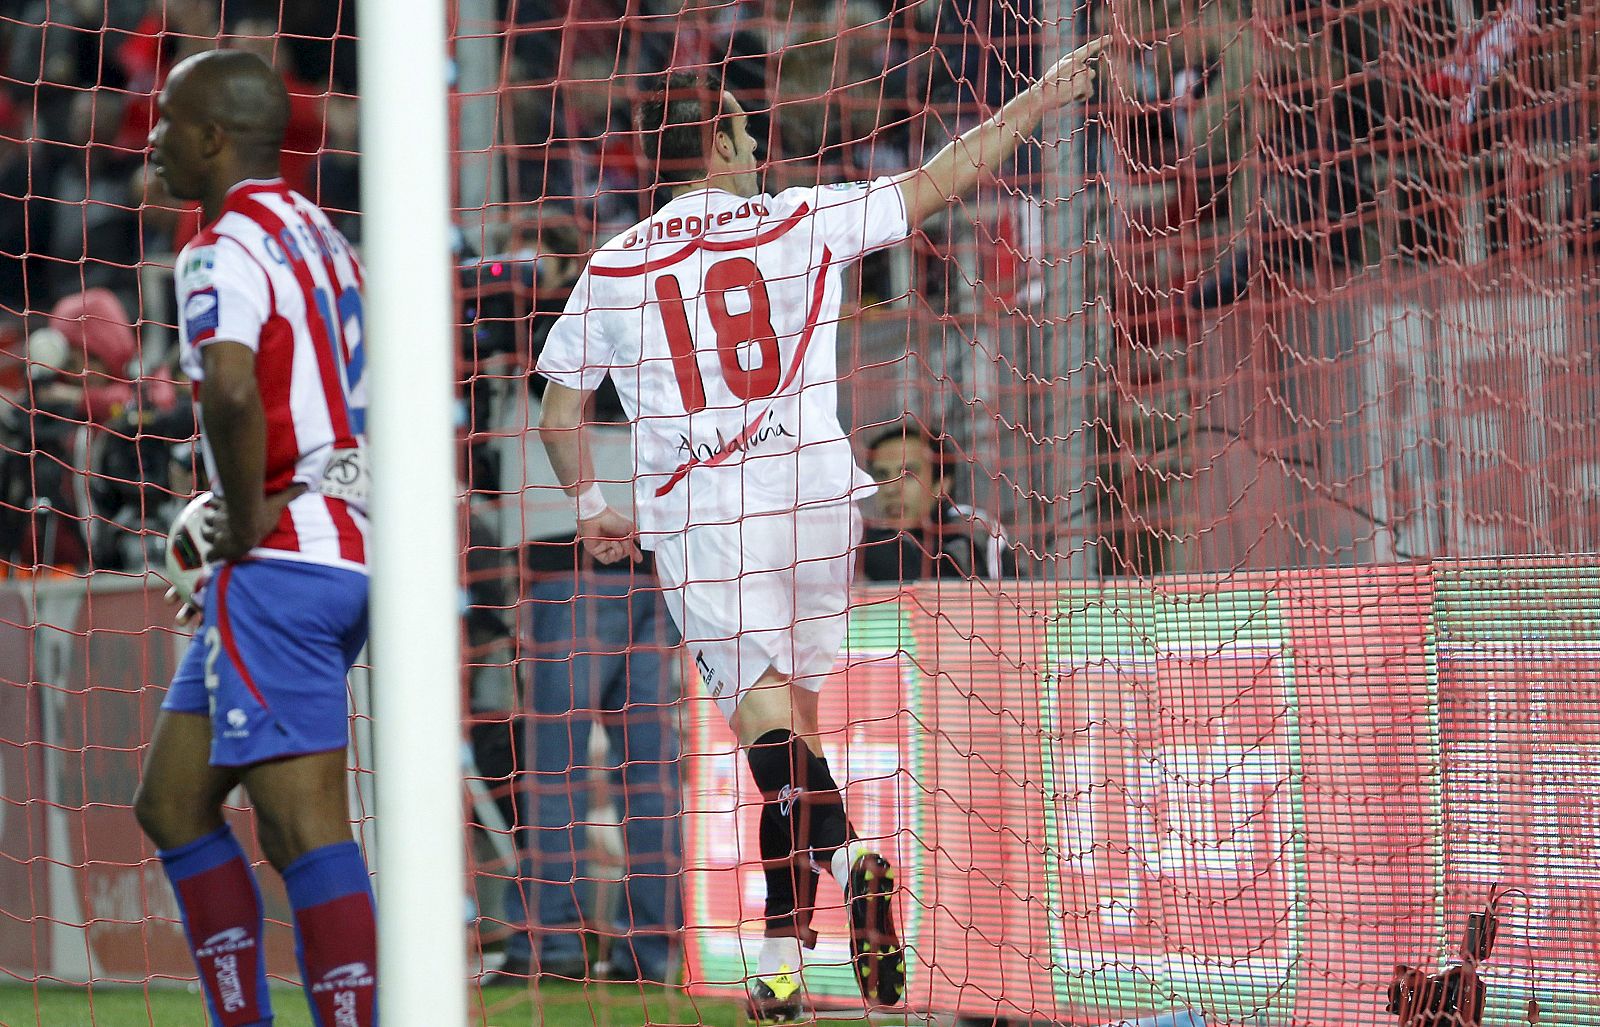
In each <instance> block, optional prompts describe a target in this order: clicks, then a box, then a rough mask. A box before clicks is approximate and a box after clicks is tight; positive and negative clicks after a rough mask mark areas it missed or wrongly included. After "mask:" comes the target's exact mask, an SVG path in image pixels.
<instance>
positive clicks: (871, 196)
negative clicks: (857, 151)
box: [794, 177, 911, 261]
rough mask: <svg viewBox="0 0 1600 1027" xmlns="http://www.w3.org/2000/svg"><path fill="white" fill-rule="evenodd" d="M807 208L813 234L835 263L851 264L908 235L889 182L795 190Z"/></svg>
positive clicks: (902, 204) (902, 207) (901, 204)
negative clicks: (814, 233)
mask: <svg viewBox="0 0 1600 1027" xmlns="http://www.w3.org/2000/svg"><path fill="white" fill-rule="evenodd" d="M794 192H798V193H800V194H802V197H801V198H802V199H803V200H804V202H806V203H807V204H809V205H810V206H811V210H812V216H813V217H815V218H816V225H817V232H818V234H819V235H820V236H821V237H822V240H823V242H824V243H826V244H827V247H828V249H829V250H830V251H831V252H832V254H833V259H834V260H836V261H851V260H855V259H856V258H858V257H860V256H862V255H864V254H867V253H870V252H872V251H873V250H876V249H881V248H883V247H885V246H889V245H892V244H894V243H897V242H900V241H901V240H902V239H904V238H905V237H906V236H908V235H910V234H911V228H910V226H909V225H907V224H906V201H905V197H904V196H903V195H901V193H900V186H899V185H897V184H896V183H895V181H894V179H892V178H887V177H885V178H875V179H873V180H872V181H871V182H843V183H839V184H837V185H819V186H817V187H816V188H814V189H802V190H795V191H794Z"/></svg>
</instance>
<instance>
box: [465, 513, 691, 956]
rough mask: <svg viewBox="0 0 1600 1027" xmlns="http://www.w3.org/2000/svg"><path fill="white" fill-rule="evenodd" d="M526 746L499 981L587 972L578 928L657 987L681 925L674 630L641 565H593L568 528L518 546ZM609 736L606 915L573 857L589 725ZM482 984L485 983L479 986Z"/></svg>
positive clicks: (587, 777) (587, 796)
mask: <svg viewBox="0 0 1600 1027" xmlns="http://www.w3.org/2000/svg"><path fill="white" fill-rule="evenodd" d="M526 552H527V566H528V571H529V574H530V581H531V584H530V586H529V590H528V606H527V611H528V612H527V620H526V622H525V623H524V630H525V632H526V637H527V639H528V645H529V646H530V647H531V651H532V658H531V660H529V661H528V662H527V663H526V664H525V666H526V667H527V673H526V674H525V676H524V684H525V688H526V702H527V704H528V706H529V707H530V712H529V714H528V716H527V718H526V725H527V726H526V735H525V738H524V749H523V751H524V752H526V753H529V754H531V757H532V766H531V767H520V768H518V782H519V783H518V786H517V788H516V795H517V801H518V807H519V809H518V812H519V814H520V816H519V818H518V819H519V822H520V823H521V825H522V830H521V832H520V834H521V835H522V844H521V845H520V846H519V848H520V849H521V852H522V872H521V880H520V881H519V882H517V885H516V886H514V887H511V888H509V889H507V893H506V896H507V897H506V911H505V913H506V920H507V921H508V922H509V923H511V924H513V925H525V927H524V929H523V930H521V931H519V932H518V933H516V934H514V935H513V936H512V937H511V939H510V941H508V942H507V945H506V960H505V964H504V966H503V967H502V968H501V969H500V970H499V971H498V972H497V974H496V975H494V977H493V980H494V981H498V982H500V983H519V984H520V983H525V982H524V981H523V980H522V978H525V977H526V976H527V975H529V974H530V973H537V974H552V975H556V976H560V977H570V978H578V979H583V978H586V977H589V976H594V974H593V973H592V971H591V968H590V964H589V960H588V952H587V948H586V934H589V933H599V934H600V935H601V936H602V937H605V936H607V935H609V936H610V939H611V947H610V963H611V973H612V976H614V977H617V978H620V979H628V980H635V979H637V980H647V981H661V982H665V981H668V980H670V979H671V977H672V976H673V975H674V973H675V962H676V958H677V946H676V944H675V937H676V935H677V933H678V932H679V931H680V930H681V929H682V927H683V916H682V912H681V907H680V902H679V881H678V875H679V874H680V872H681V864H682V846H681V842H680V839H679V834H678V815H679V811H680V805H679V804H680V797H679V780H678V771H679V767H678V722H677V710H678V706H677V701H678V698H679V687H680V686H679V683H678V675H677V674H676V672H675V666H674V650H675V649H676V647H677V645H678V641H679V640H678V636H677V633H676V631H675V630H674V628H673V626H672V622H671V620H670V618H669V617H668V616H667V610H666V607H665V605H664V604H663V602H662V599H661V593H660V590H659V587H658V586H657V584H656V581H655V576H654V572H653V570H652V568H651V566H650V565H649V564H648V562H647V563H645V564H639V565H634V566H629V565H627V564H623V565H620V566H619V567H609V568H608V567H602V566H600V565H598V564H596V563H594V561H593V560H592V559H591V558H590V557H589V556H588V555H587V554H586V553H585V552H584V551H583V549H582V548H581V547H579V546H578V545H577V544H576V543H575V542H574V540H573V538H572V537H571V536H566V537H563V538H555V539H547V540H542V541H537V542H531V543H529V544H528V546H527V550H526ZM597 722H598V723H601V724H602V725H603V726H604V728H605V730H606V733H607V735H608V736H609V742H610V748H611V755H610V760H611V764H612V766H614V767H616V768H617V769H616V770H615V771H614V772H612V773H608V774H607V776H608V777H610V778H611V783H612V785H613V788H612V794H613V796H614V798H615V800H616V803H617V813H618V816H619V817H620V819H621V825H622V835H623V846H622V848H623V852H624V853H625V856H624V863H625V865H624V866H623V868H622V869H623V871H624V873H625V881H624V883H623V885H622V889H623V892H624V893H623V895H621V896H620V897H619V898H618V901H617V902H616V909H615V910H614V911H612V910H600V909H596V908H594V898H595V896H594V893H593V888H592V883H593V878H592V877H590V876H589V875H588V874H586V872H585V868H584V866H583V864H582V858H583V854H584V853H587V852H589V851H590V846H591V844H592V843H591V841H590V839H589V836H588V830H587V825H588V823H589V822H590V819H591V814H590V802H591V799H592V797H593V796H594V792H595V783H594V782H593V781H591V771H593V770H598V769H600V768H594V767H591V766H589V764H588V757H589V742H590V732H591V731H592V729H593V728H594V726H595V724H596V723H597ZM486 983H490V982H488V981H486Z"/></svg>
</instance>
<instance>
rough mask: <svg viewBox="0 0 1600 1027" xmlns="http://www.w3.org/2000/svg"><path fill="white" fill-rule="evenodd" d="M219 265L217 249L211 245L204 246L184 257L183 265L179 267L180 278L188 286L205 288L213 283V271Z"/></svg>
mask: <svg viewBox="0 0 1600 1027" xmlns="http://www.w3.org/2000/svg"><path fill="white" fill-rule="evenodd" d="M216 267H217V251H216V249H215V248H214V247H211V246H202V247H200V248H199V249H197V250H192V251H190V253H189V255H188V256H187V257H185V258H184V259H183V266H182V267H181V268H179V269H178V280H179V281H180V282H182V283H183V285H184V286H185V287H186V288H190V289H203V288H205V287H207V286H209V285H210V284H211V281H212V275H211V273H212V272H213V271H215V270H216Z"/></svg>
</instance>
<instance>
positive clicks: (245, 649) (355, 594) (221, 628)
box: [161, 560, 367, 767]
mask: <svg viewBox="0 0 1600 1027" xmlns="http://www.w3.org/2000/svg"><path fill="white" fill-rule="evenodd" d="M366 642H367V576H366V575H365V574H362V573H360V572H359V571H351V570H345V569H343V568H339V567H325V566H323V565H321V564H314V563H300V562H298V561H293V560H245V561H242V562H239V563H231V564H224V565H223V566H222V568H221V569H220V570H218V571H217V574H216V577H215V578H213V579H212V580H211V582H210V583H209V584H208V585H207V586H206V590H205V613H204V614H203V615H202V616H201V620H200V630H199V631H197V632H196V633H195V636H194V641H193V642H191V643H189V651H188V652H187V653H185V654H184V657H183V662H182V663H181V664H179V666H178V673H177V674H176V675H174V676H173V679H172V688H171V690H170V691H168V692H167V698H166V701H165V702H163V703H162V704H161V708H162V709H164V710H172V711H173V712H176V713H204V714H207V715H209V716H210V717H211V765H212V766H214V767H247V766H250V765H252V764H255V763H262V762H265V761H267V760H275V759H281V758H283V757H286V756H303V755H306V754H308V753H314V752H328V751H330V750H334V749H343V748H345V747H346V746H347V745H348V744H349V741H350V718H349V700H348V695H349V692H348V686H347V684H346V676H347V675H348V674H349V672H350V666H351V665H352V664H353V663H355V661H356V657H357V656H358V655H359V654H360V652H361V647H362V646H364V645H365V644H366Z"/></svg>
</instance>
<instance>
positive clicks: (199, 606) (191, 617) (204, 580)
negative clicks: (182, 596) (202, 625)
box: [162, 571, 211, 628]
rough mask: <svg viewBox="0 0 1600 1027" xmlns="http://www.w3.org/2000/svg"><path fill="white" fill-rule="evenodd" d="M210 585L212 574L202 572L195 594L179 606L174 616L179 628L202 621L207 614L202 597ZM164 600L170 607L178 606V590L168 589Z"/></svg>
mask: <svg viewBox="0 0 1600 1027" xmlns="http://www.w3.org/2000/svg"><path fill="white" fill-rule="evenodd" d="M210 583H211V572H210V571H201V572H200V578H199V580H198V581H196V582H195V583H194V592H193V593H192V594H191V595H190V596H189V598H188V599H187V600H184V601H183V602H182V603H181V604H179V605H178V612H177V613H175V614H173V615H172V619H173V621H175V622H176V623H177V625H178V627H180V628H187V627H190V626H191V625H193V624H194V622H195V621H197V620H199V619H200V615H201V614H202V613H204V612H205V601H204V600H203V599H202V598H201V597H202V596H203V595H205V592H206V585H208V584H210ZM162 598H164V599H165V600H166V601H167V604H168V605H173V604H177V603H178V602H179V600H178V590H177V588H176V587H174V588H169V589H167V594H166V595H165V596H163V597H162Z"/></svg>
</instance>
